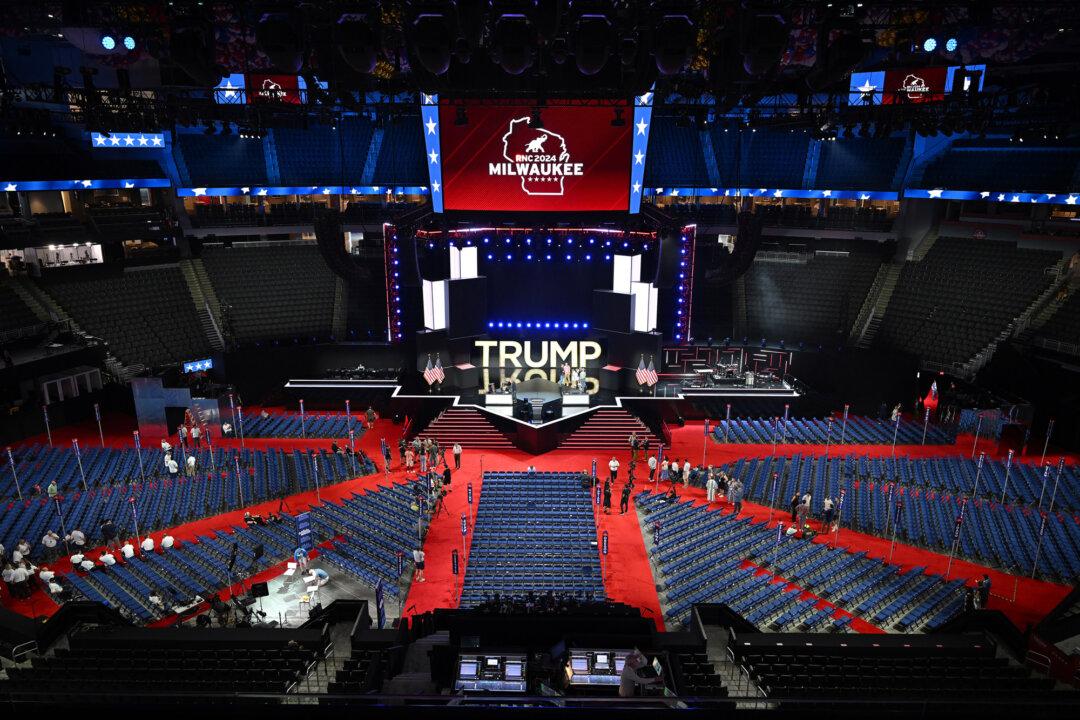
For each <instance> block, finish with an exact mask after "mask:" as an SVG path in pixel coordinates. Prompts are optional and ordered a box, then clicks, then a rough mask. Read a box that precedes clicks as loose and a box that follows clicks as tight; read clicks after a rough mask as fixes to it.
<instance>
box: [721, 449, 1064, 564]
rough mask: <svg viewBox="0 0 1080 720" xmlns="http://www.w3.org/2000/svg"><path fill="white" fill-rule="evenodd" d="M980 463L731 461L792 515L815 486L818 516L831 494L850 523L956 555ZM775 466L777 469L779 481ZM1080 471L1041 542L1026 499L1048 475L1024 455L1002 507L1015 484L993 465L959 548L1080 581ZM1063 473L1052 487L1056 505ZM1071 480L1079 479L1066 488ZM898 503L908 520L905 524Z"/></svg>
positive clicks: (734, 472)
mask: <svg viewBox="0 0 1080 720" xmlns="http://www.w3.org/2000/svg"><path fill="white" fill-rule="evenodd" d="M974 465H975V463H974V462H972V461H970V460H967V459H962V460H961V459H946V458H934V459H915V458H900V459H898V460H893V459H891V458H889V459H884V458H866V457H861V458H857V457H855V456H847V457H840V458H838V457H835V456H834V457H833V458H831V459H827V458H825V457H824V456H817V457H815V456H802V455H793V456H791V457H776V458H762V459H744V460H739V461H737V462H735V463H733V464H731V465H727V466H724V469H725V471H726V472H728V473H729V474H730V475H731V476H733V477H738V478H739V479H740V480H742V482H743V486H744V492H745V497H746V498H747V499H748V500H753V501H755V502H758V503H761V504H763V505H766V506H770V505H771V506H773V507H776V508H780V509H781V511H782V512H783V513H785V514H786V513H787V512H789V510H790V505H789V502H790V498H791V497H792V496H793V495H795V494H796V493H797V494H799V495H802V494H803V493H806V492H809V493H810V495H811V515H812V516H813V517H815V518H820V517H821V515H822V512H823V505H822V504H823V502H824V499H825V497H827V496H828V497H832V498H833V499H834V502H835V503H837V505H838V506H839V512H838V514H839V516H840V523H841V525H842V526H843V527H845V528H852V529H855V530H860V531H862V532H866V533H870V534H876V535H880V536H883V537H889V538H891V537H892V535H893V532H894V530H895V534H896V538H897V540H899V541H901V542H905V543H907V544H909V545H916V546H922V547H925V548H927V549H930V550H933V551H935V552H944V553H947V552H949V550H950V548H951V546H952V543H953V534H954V530H955V527H956V518H957V517H959V516H960V503H961V499H962V498H961V493H971V492H972V491H973V490H974V475H975V472H974ZM773 473H776V474H777V478H776V481H775V483H774V481H773V480H772V477H773ZM1076 477H1077V469H1076V468H1075V467H1071V468H1070V469H1069V475H1068V476H1067V477H1065V476H1063V479H1062V482H1061V483H1059V486H1058V493H1059V495H1058V497H1057V499H1056V503H1055V512H1054V513H1047V515H1046V526H1045V532H1044V535H1043V541H1042V543H1041V545H1040V542H1039V532H1040V526H1041V524H1042V521H1041V515H1040V513H1039V512H1038V511H1037V510H1036V509H1034V508H1031V507H1030V506H1027V505H1023V504H1020V503H1025V502H1032V498H1034V499H1035V500H1037V498H1038V497H1039V495H1040V491H1041V473H1040V472H1039V470H1038V469H1037V468H1035V467H1034V466H1031V465H1024V464H1020V463H1014V464H1013V466H1012V470H1011V472H1010V474H1009V486H1008V488H1007V490H1009V491H1010V492H1007V493H1006V500H1008V501H1009V502H1007V503H1006V504H1004V505H1001V504H999V500H1000V497H1001V491H1002V490H1003V489H1006V488H1005V486H1004V466H1003V465H1002V464H1001V463H989V462H988V463H986V464H985V465H984V467H983V472H982V474H981V476H980V483H979V493H978V496H977V498H976V499H975V500H974V501H973V502H969V503H968V504H967V507H966V508H965V516H964V523H963V527H962V531H961V533H960V537H959V545H958V547H957V556H959V557H966V558H969V559H971V560H972V561H974V562H977V563H981V564H984V565H991V566H996V567H998V568H1000V569H1002V570H1005V571H1017V572H1020V573H1022V574H1031V573H1032V571H1033V570H1035V571H1037V573H1038V574H1039V575H1040V576H1042V577H1045V578H1048V579H1051V580H1054V581H1061V582H1073V581H1075V579H1076V578H1077V577H1080V525H1078V524H1077V522H1076V520H1075V518H1074V517H1073V516H1072V514H1071V512H1072V511H1074V510H1075V508H1076V507H1077V506H1076V505H1075V504H1073V503H1074V502H1075V494H1076V491H1075V487H1076V485H1075V483H1076ZM1053 480H1054V478H1053V477H1051V478H1050V482H1049V483H1048V488H1047V490H1046V492H1047V495H1046V496H1045V501H1044V508H1047V509H1049V496H1050V493H1051V492H1052V483H1053ZM1066 486H1071V487H1070V489H1069V490H1063V489H1062V488H1063V487H1066ZM841 497H843V498H844V500H843V502H840V498H841ZM897 501H899V502H900V524H899V526H895V517H896V503H897ZM812 524H813V523H812ZM1037 553H1038V563H1036V554H1037Z"/></svg>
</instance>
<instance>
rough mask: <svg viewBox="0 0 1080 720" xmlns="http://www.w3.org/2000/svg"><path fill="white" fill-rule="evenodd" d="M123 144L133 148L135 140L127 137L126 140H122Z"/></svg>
mask: <svg viewBox="0 0 1080 720" xmlns="http://www.w3.org/2000/svg"><path fill="white" fill-rule="evenodd" d="M124 144H125V145H128V146H131V147H134V146H135V138H133V137H131V136H130V135H128V136H127V137H126V138H124Z"/></svg>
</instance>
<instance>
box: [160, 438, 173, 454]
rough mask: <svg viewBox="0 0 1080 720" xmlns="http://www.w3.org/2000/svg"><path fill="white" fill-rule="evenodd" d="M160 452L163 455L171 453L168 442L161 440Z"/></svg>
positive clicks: (170, 445)
mask: <svg viewBox="0 0 1080 720" xmlns="http://www.w3.org/2000/svg"><path fill="white" fill-rule="evenodd" d="M161 452H163V453H171V452H172V444H171V443H169V441H168V440H162V441H161Z"/></svg>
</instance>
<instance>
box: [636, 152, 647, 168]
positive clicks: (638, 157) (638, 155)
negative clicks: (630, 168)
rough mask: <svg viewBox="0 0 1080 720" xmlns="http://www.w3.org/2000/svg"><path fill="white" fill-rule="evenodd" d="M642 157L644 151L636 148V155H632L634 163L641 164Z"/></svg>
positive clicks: (643, 156)
mask: <svg viewBox="0 0 1080 720" xmlns="http://www.w3.org/2000/svg"><path fill="white" fill-rule="evenodd" d="M644 159H645V153H643V152H641V151H640V150H638V151H637V154H636V155H634V164H635V165H641V164H642V161H643V160H644Z"/></svg>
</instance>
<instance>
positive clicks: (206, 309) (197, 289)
mask: <svg viewBox="0 0 1080 720" xmlns="http://www.w3.org/2000/svg"><path fill="white" fill-rule="evenodd" d="M200 265H201V263H200ZM180 274H181V275H183V276H184V281H185V282H186V283H187V287H188V292H189V293H190V294H191V302H192V304H194V306H195V314H196V315H198V317H199V325H200V326H201V327H202V330H203V334H204V335H206V339H207V340H208V341H209V342H210V347H212V348H214V350H217V351H218V352H221V351H222V350H224V349H225V341H224V338H222V336H221V329H220V326H219V325H218V323H217V322H216V321H215V318H214V315H213V312H212V311H211V306H210V301H209V298H207V296H206V292H205V289H204V286H203V284H202V282H200V281H199V277H198V275H197V274H196V272H195V268H194V266H193V261H192V260H181V261H180ZM204 274H205V271H204ZM207 287H209V282H207Z"/></svg>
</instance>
